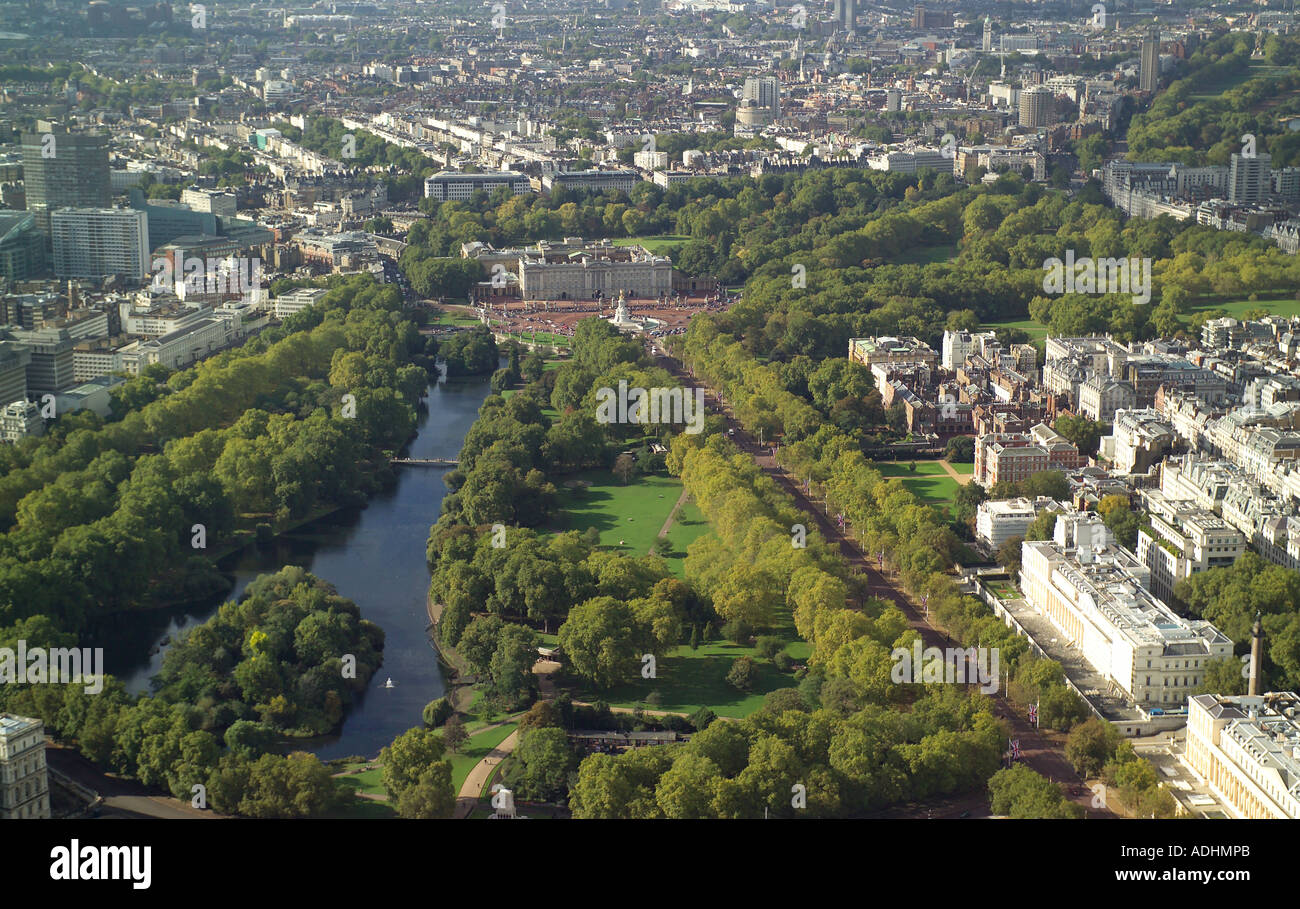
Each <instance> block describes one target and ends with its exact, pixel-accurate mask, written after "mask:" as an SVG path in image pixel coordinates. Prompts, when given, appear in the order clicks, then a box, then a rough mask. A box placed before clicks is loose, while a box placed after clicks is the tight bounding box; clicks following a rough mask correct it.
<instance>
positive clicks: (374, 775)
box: [332, 762, 397, 819]
mask: <svg viewBox="0 0 1300 909" xmlns="http://www.w3.org/2000/svg"><path fill="white" fill-rule="evenodd" d="M364 766H365V764H364V763H357V762H352V763H348V764H345V765H343V767H342V768H341V769H343V770H356V769H358V768H361V767H364ZM337 779H338V781H339V783H340V784H341V785H342V786H343V787H344V788H346V789H349V790H351V791H352V792H354V793H365V794H366V795H378V796H383V797H384V799H385V801H382V802H379V801H375V800H374V799H366V798H358V799H356V800H354V801H353V802H352V803H351V804H349V805H348V806H347V807H345V808H343V809H342V810H340V811H337V812H335V813H334V814H333V815H332V816H333V817H340V818H358V819H374V818H390V817H396V816H397V814H396V812H395V811H394V810H393V807H392V805H390V804H389V803H388V802H387V801H386V800H387V798H388V792H387V790H385V789H384V784H383V782H382V781H381V771H380V769H379V768H378V767H372V768H370V769H367V770H362V771H361V772H360V773H350V774H348V775H347V776H341V777H338V778H337Z"/></svg>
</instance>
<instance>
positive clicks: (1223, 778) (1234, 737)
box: [1183, 691, 1300, 820]
mask: <svg viewBox="0 0 1300 909" xmlns="http://www.w3.org/2000/svg"><path fill="white" fill-rule="evenodd" d="M1183 762H1184V763H1185V764H1187V766H1188V767H1190V768H1191V769H1192V771H1193V772H1195V773H1196V775H1197V776H1199V777H1200V778H1201V779H1202V780H1203V781H1204V782H1205V783H1206V784H1207V785H1208V786H1209V787H1210V789H1211V790H1212V791H1213V792H1214V794H1215V795H1216V796H1218V798H1219V800H1220V801H1221V802H1222V803H1223V804H1224V805H1225V806H1227V808H1228V809H1229V811H1231V812H1232V814H1233V816H1234V817H1237V818H1250V819H1252V820H1261V819H1265V818H1271V819H1274V820H1288V819H1289V820H1300V698H1298V697H1297V696H1296V695H1295V693H1294V692H1289V691H1288V692H1279V693H1274V694H1264V695H1257V696H1250V695H1244V694H1243V695H1233V696H1228V695H1216V694H1200V695H1196V696H1195V697H1193V698H1191V699H1190V700H1189V701H1188V704H1187V747H1186V749H1185V751H1184V757H1183Z"/></svg>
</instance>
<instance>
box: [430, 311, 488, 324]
mask: <svg viewBox="0 0 1300 909" xmlns="http://www.w3.org/2000/svg"><path fill="white" fill-rule="evenodd" d="M428 324H429V325H482V324H483V323H482V322H481V321H479V319H478V318H477V317H475V316H466V315H461V314H460V313H450V312H445V311H441V310H440V311H439V312H437V313H434V314H432V315H430V316H429V322H428Z"/></svg>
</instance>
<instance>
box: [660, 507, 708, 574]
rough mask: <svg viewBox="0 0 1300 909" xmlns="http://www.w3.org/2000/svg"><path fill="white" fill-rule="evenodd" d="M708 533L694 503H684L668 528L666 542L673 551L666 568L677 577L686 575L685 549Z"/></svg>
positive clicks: (706, 524)
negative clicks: (670, 545)
mask: <svg viewBox="0 0 1300 909" xmlns="http://www.w3.org/2000/svg"><path fill="white" fill-rule="evenodd" d="M708 532H709V524H708V522H707V521H705V520H704V515H703V513H701V512H700V509H699V508H698V507H696V505H695V503H694V502H686V503H685V504H683V505H682V507H681V508H680V509H678V511H677V517H675V518H673V526H672V527H670V528H668V542H669V543H671V544H672V546H673V551H672V554H671V555H670V556H668V560H667V561H668V567H669V568H671V569H672V572H673V574H675V575H677V577H679V578H680V577H684V576H685V574H686V548H687V547H688V546H690V545H691V544H692V543H694V542H695V541H696V540H698V539H699V538H700V537H702V536H704V535H705V534H706V533H708Z"/></svg>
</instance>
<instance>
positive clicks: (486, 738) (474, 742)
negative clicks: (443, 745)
mask: <svg viewBox="0 0 1300 909" xmlns="http://www.w3.org/2000/svg"><path fill="white" fill-rule="evenodd" d="M518 725H519V724H518V723H517V722H515V723H506V724H505V725H504V726H498V727H497V728H495V729H490V730H488V731H486V732H480V733H478V734H477V735H472V736H470V738H469V741H468V742H466V743H465V744H464V745H462V746H461V747H460V753H459V754H453V755H452V756H451V788H452V789H453V790H454V791H455V792H457V793H459V792H460V787H461V786H462V785H464V783H465V778H466V777H467V776H469V772H470V771H471V770H473V769H474V765H475V764H477V763H478V762H479V761H481V760H483V758H485V757H487V754H488V752H489V751H491V750H492V749H493V748H495V747H496V746H498V745H500V744H501V743H502V742H504V741H505V740H506V738H507V737H508V736H509V735H510V733H512V732H514V731H515V727H516V726H518Z"/></svg>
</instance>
